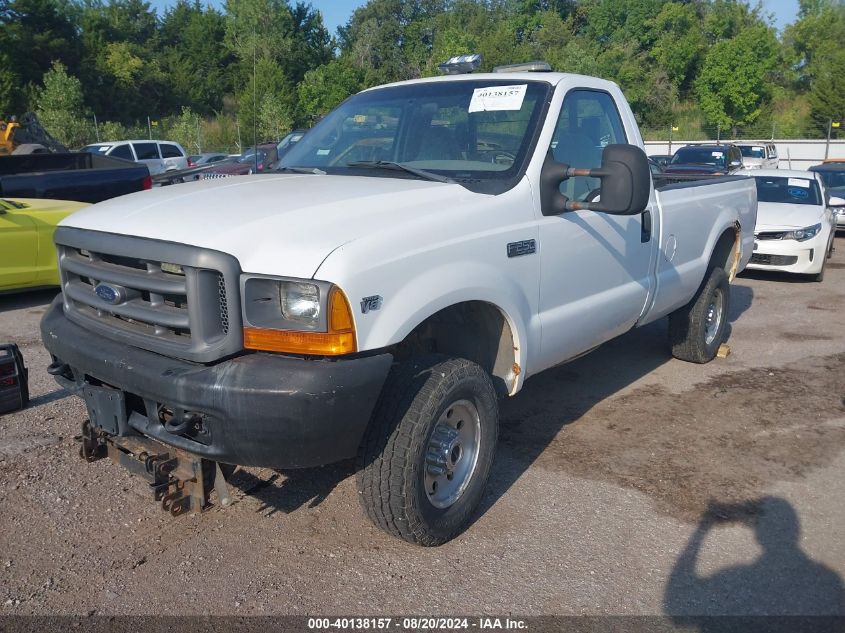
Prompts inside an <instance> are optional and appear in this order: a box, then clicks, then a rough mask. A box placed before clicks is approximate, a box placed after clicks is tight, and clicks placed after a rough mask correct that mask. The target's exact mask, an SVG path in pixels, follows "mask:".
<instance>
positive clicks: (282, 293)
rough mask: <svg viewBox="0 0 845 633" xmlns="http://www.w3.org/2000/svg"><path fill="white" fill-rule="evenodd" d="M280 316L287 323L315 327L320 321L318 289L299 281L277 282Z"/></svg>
mask: <svg viewBox="0 0 845 633" xmlns="http://www.w3.org/2000/svg"><path fill="white" fill-rule="evenodd" d="M279 303H280V304H281V306H282V316H283V317H284V318H285V319H287V320H288V321H292V322H294V323H302V324H303V325H305V326H308V327H316V326H317V325H318V323H319V319H320V312H321V310H320V307H321V306H320V289H319V288H318V287H317V286H315V285H314V284H309V283H302V282H299V281H281V282H279Z"/></svg>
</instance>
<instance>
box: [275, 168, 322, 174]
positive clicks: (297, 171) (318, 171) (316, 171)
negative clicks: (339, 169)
mask: <svg viewBox="0 0 845 633" xmlns="http://www.w3.org/2000/svg"><path fill="white" fill-rule="evenodd" d="M274 171H289V172H291V173H293V174H316V175H318V176H325V175H326V172H324V171H323V170H322V169H318V168H317V167H276V169H275V170H274Z"/></svg>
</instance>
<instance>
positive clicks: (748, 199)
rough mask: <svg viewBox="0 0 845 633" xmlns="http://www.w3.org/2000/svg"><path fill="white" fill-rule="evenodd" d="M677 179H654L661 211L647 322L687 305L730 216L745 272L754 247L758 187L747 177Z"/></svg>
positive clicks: (741, 266)
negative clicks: (654, 280) (653, 293)
mask: <svg viewBox="0 0 845 633" xmlns="http://www.w3.org/2000/svg"><path fill="white" fill-rule="evenodd" d="M669 180H675V181H676V182H669V183H663V184H661V183H659V182H657V183H655V184H657V185H658V187H657V192H656V193H657V200H658V203H659V204H660V207H661V209H662V214H661V225H660V226H659V227H656V228H657V231H658V232H659V240H660V242H659V253H658V256H657V266H656V278H657V288H656V297H655V301H654V304H653V305H652V307H651V309H650V310H649V313H648V315H647V318H646V319H645V320H644V322H648V321H653V320H654V319H657V318H659V317H661V316H664V315H666V314H668V313H669V312H672V311H673V310H675V309H676V308H679V307H680V306H683V305H685V304H686V303H687V302H688V301H689V300H690V299H691V298H692V297H693V295H694V294H695V292H696V290H698V287H699V285H700V283H701V280H702V279H703V278H704V276H705V269H706V267H707V265H708V262H709V256H710V253H712V252H713V248H714V246H715V244H716V241H717V240H718V239H719V236H720V234H721V230H722V229H718V228H717V227H724V226H726V224H729V223H730V222H733V221H735V220H731V218H734V219H735V218H739V221H738V222H739V227H738V229H739V231H740V233H741V240H740V241H741V253H740V260H739V263H738V265H737V268H736V272H739V271H742V270H743V269H744V268H745V266H746V264H747V263H748V260H749V259H750V258H751V253H752V252H753V250H754V225H755V223H756V220H757V212H756V210H757V189H756V187H755V184H754V179H753V178H747V177H744V176H719V177H712V176H684V177H682V178H680V179H678V178H676V177H675V176H671V177H669Z"/></svg>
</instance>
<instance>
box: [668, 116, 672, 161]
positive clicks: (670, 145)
mask: <svg viewBox="0 0 845 633" xmlns="http://www.w3.org/2000/svg"><path fill="white" fill-rule="evenodd" d="M671 153H672V124H671V123H670V124H669V154H671Z"/></svg>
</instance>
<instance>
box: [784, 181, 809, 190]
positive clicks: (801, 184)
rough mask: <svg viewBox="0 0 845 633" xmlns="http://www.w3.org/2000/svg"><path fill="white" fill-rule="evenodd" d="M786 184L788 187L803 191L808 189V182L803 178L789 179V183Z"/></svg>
mask: <svg viewBox="0 0 845 633" xmlns="http://www.w3.org/2000/svg"><path fill="white" fill-rule="evenodd" d="M786 184H787V185H789V186H790V187H804V189H809V188H810V181H809V180H804V179H803V178H790V179H789V182H787V183H786Z"/></svg>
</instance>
